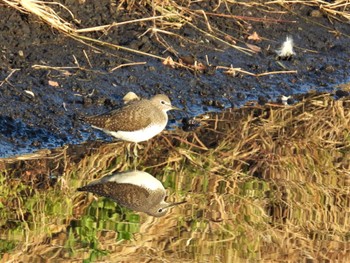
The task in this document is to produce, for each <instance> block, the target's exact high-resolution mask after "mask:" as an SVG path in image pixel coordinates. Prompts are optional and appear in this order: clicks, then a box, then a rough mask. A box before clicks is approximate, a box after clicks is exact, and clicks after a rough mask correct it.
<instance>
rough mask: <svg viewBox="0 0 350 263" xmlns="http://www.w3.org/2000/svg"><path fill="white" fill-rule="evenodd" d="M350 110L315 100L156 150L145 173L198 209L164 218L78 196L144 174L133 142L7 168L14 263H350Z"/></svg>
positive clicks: (147, 155) (258, 113) (165, 138)
mask: <svg viewBox="0 0 350 263" xmlns="http://www.w3.org/2000/svg"><path fill="white" fill-rule="evenodd" d="M349 106H350V100H349V99H347V98H346V99H342V100H334V99H333V98H332V96H331V95H329V94H322V95H310V96H309V97H306V98H304V99H303V100H302V101H301V102H299V103H297V104H295V105H293V106H286V107H285V106H281V105H265V106H251V107H245V108H242V109H235V110H228V111H226V112H224V113H222V114H211V115H210V118H209V119H207V120H205V121H203V123H202V127H201V128H200V129H198V130H196V131H194V132H190V133H185V132H182V131H169V132H164V133H162V134H161V135H159V136H158V137H157V138H155V139H152V140H150V141H149V142H147V143H145V144H144V146H145V147H144V149H142V150H141V151H139V155H140V158H139V160H138V163H137V168H138V169H143V170H147V171H148V172H150V173H151V174H153V175H155V176H156V177H157V178H158V179H159V180H161V181H162V182H163V184H164V185H165V186H166V188H168V191H169V197H168V199H169V200H181V199H183V198H186V200H187V203H186V204H185V205H182V206H179V207H176V208H174V209H173V210H172V211H171V212H169V213H168V214H167V215H166V216H164V217H162V218H160V219H158V218H153V217H150V216H146V215H144V214H136V213H134V212H132V211H129V210H127V209H124V208H121V207H119V206H118V205H116V204H115V203H114V202H111V201H110V200H108V199H104V198H99V199H97V200H92V199H93V196H92V195H87V194H85V193H78V192H76V188H77V187H79V186H81V185H84V184H86V183H87V182H90V181H91V180H93V179H95V178H100V177H102V176H103V175H105V174H106V173H109V172H113V171H117V170H118V171H122V170H128V169H133V168H134V164H133V163H132V162H130V161H128V160H126V159H125V157H124V156H125V147H124V146H125V144H124V143H122V142H120V143H115V144H104V143H93V144H85V145H80V146H76V147H68V148H64V149H57V150H55V151H53V152H52V153H47V152H46V153H45V155H42V156H41V157H38V155H36V156H34V155H33V156H27V158H26V157H23V156H22V157H21V158H13V159H7V160H2V162H1V170H2V173H1V177H0V181H1V183H0V188H1V189H0V190H1V191H0V192H1V197H0V214H1V221H0V222H1V224H0V229H1V231H0V233H1V234H0V242H1V244H3V246H2V250H1V251H0V253H1V257H2V260H4V261H9V262H14V261H17V260H19V261H28V260H29V259H30V260H33V259H36V260H38V259H39V257H40V258H44V259H46V260H50V259H51V260H52V259H58V258H59V259H62V260H65V261H66V262H67V261H75V260H82V259H85V260H86V261H94V260H108V261H111V262H140V261H147V260H150V259H152V262H158V261H159V262H164V261H174V262H193V261H195V262H233V261H237V260H239V259H241V260H247V259H249V260H254V261H255V260H264V261H281V260H282V261H283V260H286V261H288V260H289V261H295V262H296V261H298V262H300V261H305V260H306V259H309V260H311V259H313V260H316V261H319V260H330V261H334V260H335V261H338V262H341V261H345V260H346V259H348V258H349V257H350V245H349V244H350V243H349V239H350V232H349V229H350V228H349V227H350V222H349V212H350V211H349V203H350V196H349V190H350V173H349V164H350V163H349V159H350V158H349V152H350V151H349V150H350V140H349V139H350V136H349V135H350V125H349V121H350V107H349ZM50 156H55V158H51V157H50ZM44 167H45V168H46V170H45V169H44ZM47 167H49V168H47ZM44 171H46V172H44ZM29 175H30V176H29ZM35 177H38V178H40V180H35ZM52 177H54V178H56V180H55V182H53V183H52V182H51V180H52ZM45 180H47V181H48V182H45ZM38 181H40V183H39V182H38ZM39 255H40V256H39Z"/></svg>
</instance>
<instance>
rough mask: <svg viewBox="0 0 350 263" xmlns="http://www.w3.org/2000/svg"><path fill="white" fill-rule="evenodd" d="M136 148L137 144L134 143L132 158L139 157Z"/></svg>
mask: <svg viewBox="0 0 350 263" xmlns="http://www.w3.org/2000/svg"><path fill="white" fill-rule="evenodd" d="M137 148H138V144H137V142H136V143H135V145H134V156H135V158H138V157H139V155H138V152H137Z"/></svg>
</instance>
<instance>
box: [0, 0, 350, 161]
mask: <svg viewBox="0 0 350 263" xmlns="http://www.w3.org/2000/svg"><path fill="white" fill-rule="evenodd" d="M61 3H62V4H64V5H66V6H67V7H68V8H69V9H70V10H71V11H72V13H73V14H74V16H75V18H76V20H75V22H74V25H75V26H76V27H77V28H85V27H92V26H100V25H106V24H112V23H113V22H115V21H117V22H121V21H127V20H131V19H139V18H141V17H150V16H152V15H154V14H153V10H152V8H151V7H150V6H148V5H147V4H146V5H145V6H142V7H139V8H136V7H134V8H135V9H134V10H133V11H130V10H128V9H127V6H119V8H117V4H116V3H113V2H110V1H99V2H98V3H97V2H94V1H87V2H86V3H84V4H79V3H78V2H77V1H62V2H61ZM188 8H190V9H191V10H194V11H195V10H204V11H206V12H208V14H209V13H213V9H214V7H213V6H210V5H208V4H207V3H201V2H200V3H195V4H192V5H191V6H188ZM287 8H290V9H287ZM269 10H270V11H269ZM271 10H273V12H272V11H271ZM57 11H58V13H59V14H60V15H61V16H62V17H64V18H66V19H68V20H69V19H70V17H69V15H68V14H67V12H66V11H64V10H63V9H62V8H61V9H60V8H57ZM315 12H316V13H317V12H319V10H318V8H316V7H310V6H304V5H290V6H285V7H281V6H278V5H270V6H258V7H256V6H255V7H249V6H244V5H238V4H236V5H234V4H229V5H228V7H227V6H224V5H222V6H219V7H218V8H217V9H216V11H215V13H216V14H226V15H227V14H228V15H239V16H244V18H240V19H237V18H232V19H231V18H227V17H219V16H214V15H208V16H207V19H208V20H207V21H206V20H203V16H194V17H193V19H194V20H195V21H192V22H193V24H194V25H196V27H197V29H196V28H195V27H193V26H191V25H190V23H182V24H181V26H179V27H178V28H175V27H173V26H170V27H169V26H168V27H167V26H166V24H165V22H169V21H165V22H164V28H163V29H164V30H166V31H168V32H172V33H175V34H177V35H170V34H161V33H155V31H153V32H152V31H147V30H149V29H150V28H152V27H153V26H154V24H153V21H144V22H142V23H132V24H127V25H124V26H118V27H111V28H110V29H108V30H105V31H102V32H101V31H99V32H91V33H87V34H86V36H87V37H92V38H94V39H99V40H101V41H107V42H110V43H114V44H117V45H122V46H125V47H128V48H132V49H134V50H139V51H142V52H146V53H149V54H153V55H157V56H160V57H164V58H165V57H168V56H171V57H172V58H173V59H174V60H175V61H178V60H179V58H180V57H181V58H183V57H184V56H185V57H186V58H188V57H190V58H191V57H192V58H193V59H190V61H192V62H193V61H197V62H198V63H203V64H204V65H206V66H205V70H203V71H202V72H193V71H192V70H189V69H186V68H175V69H174V68H172V67H169V66H165V65H163V63H162V61H160V60H158V59H155V58H151V57H149V56H143V55H140V54H137V53H131V52H126V51H122V50H116V49H113V48H110V47H107V46H100V45H99V46H98V45H94V47H93V46H92V45H91V43H87V44H90V45H87V44H86V43H85V44H84V43H82V42H79V41H77V40H75V39H72V38H69V37H67V36H65V35H64V34H62V33H60V32H58V31H57V30H55V29H53V28H51V27H50V26H48V25H47V24H45V23H44V22H43V21H41V20H39V19H38V18H37V17H35V16H33V15H30V14H25V13H21V12H18V11H16V10H14V9H13V8H10V7H9V6H7V5H5V4H2V5H1V9H0V17H2V18H3V19H2V21H1V23H0V30H1V32H2V34H1V35H0V46H1V50H2V53H1V60H0V69H1V71H0V80H1V82H0V85H1V86H0V95H1V96H0V111H1V116H0V131H1V137H0V156H1V157H6V156H10V155H14V154H21V153H28V152H32V151H34V150H36V149H41V148H55V147H58V146H62V145H65V144H77V143H81V142H84V141H86V140H95V139H96V138H100V139H104V140H110V138H108V137H107V136H105V135H103V134H101V133H99V132H97V131H96V130H93V129H91V128H90V127H89V126H88V125H86V124H84V123H82V122H81V121H79V120H78V117H79V116H81V115H92V114H98V113H101V112H105V111H107V110H110V109H112V108H113V107H116V106H119V105H121V103H122V100H121V98H122V97H123V96H124V95H125V94H126V93H127V92H128V91H134V92H135V93H137V94H139V95H140V96H144V97H149V96H151V95H154V94H156V93H166V94H167V95H169V97H170V98H171V99H172V101H173V104H175V105H176V106H179V107H182V108H185V109H186V110H187V111H188V114H189V115H190V116H195V115H198V114H200V113H203V112H207V111H212V110H220V109H221V108H225V107H238V106H241V105H243V104H244V103H246V102H247V101H251V100H260V101H274V100H276V99H277V98H278V96H280V95H286V96H289V95H295V94H300V93H305V92H307V91H309V90H317V91H328V92H333V91H334V89H335V87H336V86H337V85H338V84H340V83H344V82H346V81H348V80H349V57H350V48H349V47H350V40H349V35H350V27H349V24H348V22H344V21H338V20H335V19H333V18H330V17H327V15H326V14H324V13H322V12H319V13H318V15H314V14H315ZM251 18H259V19H258V21H253V20H252V19H251ZM268 19H269V20H268ZM255 20H256V19H255ZM69 21H71V19H70V20H69ZM176 22H177V21H176ZM180 22H181V21H179V23H180ZM192 22H191V23H192ZM179 23H178V24H179ZM208 23H209V25H210V27H211V29H212V30H213V31H212V35H215V36H217V38H213V37H211V36H210V35H208V34H204V33H203V32H201V31H199V30H198V28H199V29H201V30H204V31H207V30H208ZM158 28H159V29H162V28H160V27H159V25H158ZM253 32H257V33H258V35H259V36H260V37H261V38H262V39H261V41H253V40H249V39H248V37H249V36H250V35H252V34H253ZM286 36H292V37H293V39H294V42H295V45H296V46H295V52H296V55H295V56H294V57H293V58H292V59H291V60H278V59H277V58H276V52H275V51H276V50H277V49H278V48H279V47H280V46H281V43H282V42H283V41H284V40H285V38H286ZM230 37H231V38H230ZM220 39H224V40H226V41H228V42H230V43H232V45H233V44H234V43H235V44H234V45H236V46H238V47H240V48H245V49H248V50H249V49H251V48H252V47H250V48H249V46H247V45H246V44H251V45H254V46H257V47H259V48H260V49H261V50H260V52H257V53H252V52H248V51H246V52H242V51H241V50H238V49H237V48H233V47H232V46H229V45H227V44H225V43H223V42H222V41H221V40H220ZM253 49H255V48H253ZM247 52H248V53H247ZM135 62H136V63H139V62H145V64H137V65H132V63H135ZM192 62H191V63H192ZM129 63H131V65H130V64H129ZM208 63H209V65H207V64H208ZM122 64H129V66H124V67H120V68H118V69H116V70H114V71H112V72H111V69H113V68H115V67H118V66H121V65H122ZM231 65H232V67H234V68H241V69H242V70H245V71H248V72H250V73H253V74H259V73H264V72H275V71H291V70H295V71H297V73H289V74H268V75H266V76H261V77H256V76H251V75H247V74H244V73H239V72H238V73H237V74H234V75H235V76H233V75H232V74H226V73H225V71H226V70H225V69H221V68H217V67H218V66H219V67H220V66H224V67H230V66H231ZM182 117H183V114H182V113H175V112H174V113H172V116H171V118H173V119H177V120H179V119H181V118H182Z"/></svg>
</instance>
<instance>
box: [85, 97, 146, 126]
mask: <svg viewBox="0 0 350 263" xmlns="http://www.w3.org/2000/svg"><path fill="white" fill-rule="evenodd" d="M84 120H85V121H86V122H88V123H89V124H91V125H94V126H96V127H98V128H101V129H105V130H109V131H135V130H140V129H142V128H144V127H147V126H148V125H150V124H151V116H150V114H149V112H148V110H147V108H146V107H145V106H144V104H143V103H141V101H139V103H132V104H130V105H127V106H125V107H123V108H120V109H115V110H112V111H110V112H108V113H105V114H100V115H96V116H91V117H86V118H85V119H84Z"/></svg>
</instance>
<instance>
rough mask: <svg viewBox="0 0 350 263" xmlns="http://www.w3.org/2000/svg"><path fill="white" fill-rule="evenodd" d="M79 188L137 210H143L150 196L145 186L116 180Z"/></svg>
mask: <svg viewBox="0 0 350 263" xmlns="http://www.w3.org/2000/svg"><path fill="white" fill-rule="evenodd" d="M78 190H79V191H86V192H90V193H94V194H97V195H100V196H104V197H108V198H110V199H112V200H114V201H116V202H117V203H118V204H120V205H123V206H125V207H127V208H130V209H133V210H136V211H143V209H142V208H143V207H144V202H145V201H146V203H147V199H148V197H149V196H150V193H149V192H148V190H147V189H145V188H142V187H139V186H135V185H133V184H118V183H116V182H105V183H102V184H99V183H97V184H90V185H86V186H83V187H81V188H78ZM146 206H147V205H146Z"/></svg>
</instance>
